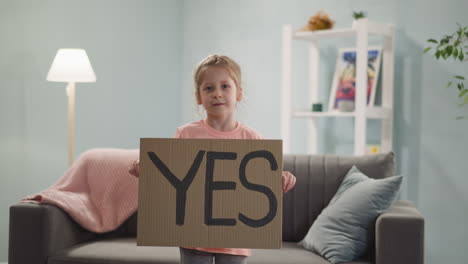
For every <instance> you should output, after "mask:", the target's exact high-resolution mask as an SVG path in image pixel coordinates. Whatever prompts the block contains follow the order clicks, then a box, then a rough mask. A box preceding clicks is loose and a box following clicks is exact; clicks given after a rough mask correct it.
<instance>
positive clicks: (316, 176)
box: [283, 152, 395, 242]
mask: <svg viewBox="0 0 468 264" xmlns="http://www.w3.org/2000/svg"><path fill="white" fill-rule="evenodd" d="M353 165H356V167H357V168H358V169H359V170H360V171H362V172H363V173H364V174H366V175H367V176H369V177H371V178H374V179H381V178H386V177H390V176H393V175H395V158H394V154H393V152H389V153H384V154H373V155H364V156H336V155H292V154H291V155H284V157H283V170H284V171H290V172H291V173H292V174H294V175H295V176H296V178H297V182H296V186H295V187H294V188H293V189H292V190H291V191H289V192H288V193H286V194H285V195H284V196H283V241H290V242H298V241H300V240H302V239H303V238H304V236H305V235H306V234H307V231H308V230H309V228H310V226H311V225H312V223H313V222H314V221H315V219H316V218H317V216H318V215H319V214H320V212H321V211H322V210H323V208H325V207H326V206H327V205H328V203H329V202H330V200H331V199H332V197H333V195H334V194H335V193H336V191H337V190H338V187H339V186H340V183H341V181H342V180H343V178H344V177H345V176H346V173H347V172H348V171H349V170H350V169H351V167H352V166H353Z"/></svg>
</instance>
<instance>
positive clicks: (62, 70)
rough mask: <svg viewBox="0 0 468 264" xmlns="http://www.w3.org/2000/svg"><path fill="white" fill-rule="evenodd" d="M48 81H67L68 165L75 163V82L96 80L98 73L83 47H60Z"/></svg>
mask: <svg viewBox="0 0 468 264" xmlns="http://www.w3.org/2000/svg"><path fill="white" fill-rule="evenodd" d="M47 81H51V82H66V83H68V85H67V96H68V166H69V167H70V166H71V164H72V163H73V153H74V152H73V151H74V147H73V145H74V131H75V83H77V82H95V81H96V75H95V74H94V71H93V67H92V66H91V63H90V62H89V59H88V55H87V54H86V51H85V50H83V49H59V50H58V51H57V55H55V58H54V61H53V62H52V66H50V69H49V73H48V74H47Z"/></svg>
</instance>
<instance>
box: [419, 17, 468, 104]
mask: <svg viewBox="0 0 468 264" xmlns="http://www.w3.org/2000/svg"><path fill="white" fill-rule="evenodd" d="M457 25H458V29H457V30H456V31H455V33H453V34H450V35H445V36H444V37H442V38H441V39H440V40H436V39H432V38H431V39H428V40H427V42H428V43H429V44H430V45H432V46H430V47H427V48H426V49H424V52H423V53H426V52H428V51H430V50H433V51H434V57H435V58H436V60H445V61H448V60H453V61H457V62H459V63H462V64H463V63H464V62H466V61H467V59H468V52H466V50H468V26H461V25H460V24H458V23H457ZM463 70H465V71H466V66H465V68H464V69H463ZM464 82H465V77H463V76H462V75H455V76H453V77H452V80H450V81H449V82H448V83H447V88H449V87H451V86H452V85H455V86H456V88H457V89H458V98H460V99H461V100H462V103H461V105H465V104H467V103H468V88H467V87H465V84H464Z"/></svg>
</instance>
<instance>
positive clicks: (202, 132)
mask: <svg viewBox="0 0 468 264" xmlns="http://www.w3.org/2000/svg"><path fill="white" fill-rule="evenodd" d="M175 137H176V138H218V139H263V137H262V135H260V134H259V133H258V132H256V131H255V130H253V129H252V128H250V127H248V126H246V125H244V124H242V123H241V122H237V126H236V128H234V130H231V131H218V130H216V129H214V128H212V127H210V126H209V125H208V124H207V123H206V121H205V120H200V121H197V122H193V123H189V124H186V125H183V126H181V127H178V128H177V130H176V135H175ZM187 248H191V247H187ZM191 249H196V250H201V251H206V252H211V253H223V254H231V255H243V256H251V255H252V251H251V250H250V249H247V248H198V247H194V248H191Z"/></svg>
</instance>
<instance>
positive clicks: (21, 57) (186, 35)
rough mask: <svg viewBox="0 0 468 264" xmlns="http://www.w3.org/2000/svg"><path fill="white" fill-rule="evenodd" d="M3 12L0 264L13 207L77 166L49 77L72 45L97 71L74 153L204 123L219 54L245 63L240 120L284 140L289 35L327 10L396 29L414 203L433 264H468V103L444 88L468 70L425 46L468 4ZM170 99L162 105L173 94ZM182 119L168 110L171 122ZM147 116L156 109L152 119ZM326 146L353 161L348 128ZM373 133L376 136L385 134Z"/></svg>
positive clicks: (61, 95) (257, 3) (124, 6)
mask: <svg viewBox="0 0 468 264" xmlns="http://www.w3.org/2000/svg"><path fill="white" fill-rule="evenodd" d="M0 3H1V6H0V36H2V42H0V43H1V44H0V47H1V49H0V94H1V97H0V121H1V122H2V125H1V130H0V140H1V142H2V144H1V146H2V148H1V149H0V165H1V166H2V171H3V173H2V177H1V178H0V183H1V184H0V186H1V187H0V188H1V196H2V199H1V201H0V208H1V210H2V214H0V215H1V216H0V236H1V237H2V240H0V243H1V244H0V261H2V260H6V256H7V254H6V250H7V237H8V230H7V227H8V211H7V210H8V206H9V205H10V204H11V203H13V202H14V201H16V200H17V199H19V198H21V197H23V196H24V195H26V194H29V193H33V192H36V191H38V190H40V189H43V188H45V187H47V186H49V185H50V184H51V183H53V182H54V181H55V180H57V179H58V178H59V177H60V176H61V175H62V174H63V171H64V170H65V168H66V163H67V157H66V153H67V145H66V142H67V123H66V122H67V121H66V119H67V116H66V107H67V105H66V104H67V103H66V96H65V89H64V87H65V84H61V83H48V82H46V81H45V75H46V73H47V70H48V68H49V66H50V63H51V61H52V59H53V56H54V55H55V52H56V49H58V48H61V47H83V48H85V49H86V50H87V51H88V55H89V57H90V60H91V62H92V63H93V66H94V69H95V71H96V74H97V76H98V82H96V83H93V84H78V85H77V86H78V87H77V97H78V98H77V109H76V115H77V117H76V118H77V120H76V148H77V150H76V153H77V154H78V153H80V152H82V151H83V150H85V149H88V148H91V147H128V148H134V147H137V146H138V138H139V137H142V136H165V137H170V136H172V135H173V131H174V128H175V127H176V126H178V125H180V124H183V123H185V122H189V121H192V120H196V119H198V118H199V117H198V116H195V115H194V112H195V111H194V109H195V103H194V100H193V96H192V73H193V68H194V66H195V65H196V63H197V62H198V61H199V60H201V59H202V58H203V57H205V56H206V55H208V54H210V53H223V54H227V55H229V56H232V57H233V58H235V59H236V60H237V61H238V62H239V63H240V64H241V66H242V70H243V73H244V89H245V91H246V95H247V96H246V100H245V101H244V103H243V104H242V105H241V106H240V109H239V119H240V120H242V121H244V122H245V123H247V124H249V125H250V126H252V127H254V128H256V129H257V130H258V131H259V132H261V133H262V134H264V135H265V136H266V137H268V138H278V137H279V136H280V127H279V115H280V112H279V102H280V97H279V93H280V84H281V27H282V26H283V25H284V24H292V25H293V26H294V27H296V28H297V27H301V26H303V25H304V24H305V23H306V21H307V19H308V18H309V16H311V15H312V14H314V13H315V12H317V11H318V10H320V9H323V10H325V11H326V12H328V13H329V14H330V15H331V17H332V18H333V19H334V20H336V25H335V27H336V28H341V27H348V26H349V25H350V24H351V22H352V19H351V12H352V10H366V11H367V12H368V14H369V18H370V19H371V20H375V21H379V22H386V23H392V24H394V25H395V27H396V39H395V48H396V54H395V128H394V135H395V144H394V149H395V151H396V154H397V157H398V162H399V168H398V170H399V172H400V173H402V174H403V175H405V176H406V180H407V181H406V184H405V188H404V193H403V194H402V196H403V197H404V198H407V199H410V200H412V201H414V202H415V203H416V204H417V206H418V208H419V209H420V210H421V212H422V213H423V214H424V216H425V218H426V263H430V264H436V263H464V262H465V259H466V257H467V255H466V254H467V253H466V246H465V245H466V240H467V239H468V229H467V228H465V222H466V221H467V219H468V192H466V191H465V190H464V189H465V188H466V186H468V180H467V178H466V170H464V164H465V163H464V162H465V161H466V154H467V150H466V149H467V146H468V139H467V137H466V131H468V121H467V120H459V121H456V120H455V116H457V115H460V114H464V115H468V107H464V108H460V107H458V106H457V105H456V102H457V100H456V99H455V98H456V91H454V90H453V89H451V90H450V89H449V90H447V89H444V88H443V86H444V85H445V83H446V81H447V80H448V78H450V76H451V75H454V74H465V76H467V75H468V74H467V73H468V70H467V67H466V65H465V68H464V70H465V72H460V71H459V69H460V68H461V67H456V65H455V64H454V63H443V62H438V61H435V60H433V59H432V58H430V57H429V56H427V55H422V54H421V53H422V50H423V49H424V47H426V42H425V40H426V39H428V38H430V37H438V36H441V35H443V34H446V33H448V32H452V31H454V30H455V29H456V25H455V22H459V23H461V24H464V25H468V17H467V16H466V14H465V13H466V11H465V10H468V2H466V1H462V0H449V1H446V2H439V1H435V0H430V1H422V0H413V1H402V0H398V1H382V0H378V1H375V0H374V1H370V0H365V1H364V0H360V1H356V0H355V1H338V0H331V1H316V0H312V1H311V0H307V1H306V0H301V1H299V0H296V1H280V0H254V1H252V0H241V1H228V0H216V1H215V0H197V1H170V0H167V1H110V0H109V1H85V2H82V1H80V2H78V1H75V2H72V1H32V0H29V1H13V0H10V1H1V2H0ZM334 45H339V46H348V45H352V42H346V41H339V42H333V41H331V42H326V43H325V45H323V49H322V54H321V55H322V58H323V61H322V62H321V75H320V76H321V77H322V80H321V81H320V85H321V89H322V90H321V95H320V97H321V99H322V100H323V101H326V100H327V98H328V87H329V86H330V80H331V78H332V75H333V70H334V68H333V67H334V62H335V58H334V56H335V54H336V51H335V50H334ZM294 48H295V51H294V54H293V56H294V60H295V61H296V63H295V64H294V65H293V66H294V76H293V77H294V80H295V81H294V86H295V88H297V90H296V92H295V94H294V100H295V101H296V102H297V104H298V105H300V104H304V103H305V99H304V96H303V94H304V93H305V91H306V90H305V87H306V84H307V76H306V71H307V64H306V58H305V57H303V56H304V55H303V54H305V53H303V51H305V46H303V45H301V44H295V46H294ZM163 97H164V98H163ZM168 111H169V112H171V113H172V114H171V115H168V114H167V113H168ZM148 112H150V114H148ZM321 125H322V126H321V133H322V135H325V134H326V135H327V137H324V138H322V139H321V140H322V143H321V149H322V150H323V151H324V152H331V151H335V152H338V153H349V152H350V149H351V147H352V145H351V143H352V142H351V139H352V132H351V133H350V132H348V131H350V126H351V123H350V122H349V120H348V121H346V120H341V121H330V122H325V121H324V122H322V123H321ZM377 125H378V123H372V124H371V133H370V135H369V141H376V140H377V139H378V134H379V129H378V126H377ZM304 129H305V126H304V125H303V124H302V123H301V122H295V123H294V130H295V131H296V132H295V133H294V136H295V139H294V142H293V147H294V148H293V151H294V152H304V151H305V149H304V147H303V144H302V143H301V138H303V136H304V133H301V132H300V131H301V130H304Z"/></svg>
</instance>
